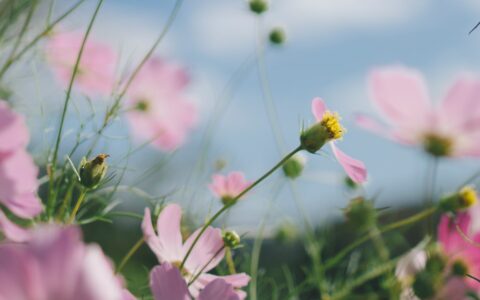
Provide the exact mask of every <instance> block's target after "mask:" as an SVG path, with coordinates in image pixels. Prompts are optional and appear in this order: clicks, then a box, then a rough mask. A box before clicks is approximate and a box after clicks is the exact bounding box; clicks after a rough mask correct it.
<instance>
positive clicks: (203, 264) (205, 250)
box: [183, 227, 225, 274]
mask: <svg viewBox="0 0 480 300" xmlns="http://www.w3.org/2000/svg"><path fill="white" fill-rule="evenodd" d="M200 230H201V229H200V228H199V229H197V230H196V231H195V232H194V233H193V234H192V235H191V236H190V237H189V238H188V239H187V241H186V242H185V244H184V245H183V249H184V250H183V252H184V253H187V251H188V249H190V246H191V245H192V243H193V241H194V240H195V238H196V236H197V235H198V234H199V233H200ZM224 255H225V250H224V245H223V239H222V232H221V230H220V229H218V228H213V227H208V228H207V229H206V230H205V232H204V233H203V234H202V236H201V237H200V239H199V240H198V242H197V244H196V245H195V247H194V248H193V250H192V252H191V253H190V256H189V257H188V259H187V261H186V262H185V267H186V268H187V270H188V271H189V272H190V273H192V274H196V273H197V272H199V271H200V270H202V269H203V272H208V271H210V270H211V269H213V268H214V267H216V266H217V265H218V264H219V263H220V261H221V260H222V259H223V257H224Z"/></svg>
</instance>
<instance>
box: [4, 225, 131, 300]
mask: <svg viewBox="0 0 480 300" xmlns="http://www.w3.org/2000/svg"><path fill="white" fill-rule="evenodd" d="M122 290H123V288H122V286H121V283H120V280H119V279H118V278H117V277H116V276H115V274H114V272H113V268H112V264H111V262H110V261H109V260H108V259H107V258H106V257H105V255H104V254H103V252H102V250H101V249H100V247H99V246H97V245H85V244H84V243H83V242H82V240H81V234H80V230H79V229H78V228H74V227H69V228H58V227H53V226H48V227H40V228H37V229H36V230H34V231H32V232H31V238H30V239H29V241H28V242H27V243H25V244H3V245H1V246H0V299H25V300H47V299H71V300H77V299H78V300H80V299H91V300H97V299H98V300H118V299H122V294H123V291H122Z"/></svg>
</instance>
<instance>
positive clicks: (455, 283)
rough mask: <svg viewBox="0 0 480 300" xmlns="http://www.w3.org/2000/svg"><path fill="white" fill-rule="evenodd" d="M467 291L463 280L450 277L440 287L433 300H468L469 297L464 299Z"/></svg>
mask: <svg viewBox="0 0 480 300" xmlns="http://www.w3.org/2000/svg"><path fill="white" fill-rule="evenodd" d="M468 290H469V288H468V286H467V284H466V283H465V281H464V279H462V278H459V277H452V278H450V279H449V280H448V281H447V283H446V284H445V285H444V286H442V288H441V289H440V291H439V292H438V295H436V297H435V299H445V300H446V299H448V300H466V299H469V297H466V293H467V291H468Z"/></svg>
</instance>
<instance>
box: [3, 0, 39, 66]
mask: <svg viewBox="0 0 480 300" xmlns="http://www.w3.org/2000/svg"><path fill="white" fill-rule="evenodd" d="M37 4H38V1H33V3H32V4H31V5H30V10H29V11H28V14H27V16H26V17H25V22H24V23H23V26H22V28H21V29H20V33H19V34H18V36H17V39H16V41H15V45H14V46H13V47H12V51H11V52H10V55H9V56H8V58H7V61H9V60H11V59H12V57H13V56H14V55H15V53H16V52H17V50H18V47H19V46H20V43H21V42H22V39H23V37H24V35H25V32H27V28H28V25H30V21H31V20H32V17H33V13H34V12H35V8H36V7H37Z"/></svg>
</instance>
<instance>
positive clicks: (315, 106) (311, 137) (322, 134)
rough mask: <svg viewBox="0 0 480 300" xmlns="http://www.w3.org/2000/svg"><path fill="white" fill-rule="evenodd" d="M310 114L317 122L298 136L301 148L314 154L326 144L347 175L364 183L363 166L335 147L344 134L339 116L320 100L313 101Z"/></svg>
mask: <svg viewBox="0 0 480 300" xmlns="http://www.w3.org/2000/svg"><path fill="white" fill-rule="evenodd" d="M312 113H313V115H314V116H315V119H316V121H317V122H316V123H315V124H313V125H312V126H311V127H310V128H308V129H307V130H305V131H303V132H302V134H301V136H300V142H301V146H302V148H303V149H304V150H307V151H308V152H311V153H315V152H317V151H318V150H320V149H321V148H322V147H323V146H324V145H325V144H326V143H328V144H330V146H331V148H332V152H333V155H334V156H335V158H336V159H337V161H338V162H339V163H340V165H342V167H343V169H344V170H345V172H346V173H347V175H348V176H349V177H350V178H351V179H352V180H353V181H354V182H356V183H362V182H364V181H365V180H366V179H367V169H366V168H365V164H364V163H363V162H361V161H359V160H356V159H354V158H352V157H350V156H348V155H347V154H345V153H343V152H342V151H341V150H340V149H339V148H338V147H337V146H336V145H335V140H338V139H340V138H342V137H343V135H344V133H345V129H344V128H343V127H342V125H341V124H340V117H339V115H338V114H337V113H334V112H331V111H329V110H328V109H327V107H326V105H325V102H324V101H323V100H322V99H321V98H315V99H313V101H312Z"/></svg>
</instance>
